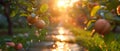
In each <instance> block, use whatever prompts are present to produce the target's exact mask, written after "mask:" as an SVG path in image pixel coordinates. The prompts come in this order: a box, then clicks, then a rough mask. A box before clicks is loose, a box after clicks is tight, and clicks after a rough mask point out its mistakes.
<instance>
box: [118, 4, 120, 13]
mask: <svg viewBox="0 0 120 51" xmlns="http://www.w3.org/2000/svg"><path fill="white" fill-rule="evenodd" d="M117 14H118V15H120V5H118V7H117Z"/></svg>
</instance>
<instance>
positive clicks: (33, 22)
mask: <svg viewBox="0 0 120 51" xmlns="http://www.w3.org/2000/svg"><path fill="white" fill-rule="evenodd" d="M27 21H28V23H30V24H31V25H34V26H35V27H36V28H38V29H42V28H44V27H45V22H44V20H40V19H39V18H38V17H32V16H28V17H27Z"/></svg>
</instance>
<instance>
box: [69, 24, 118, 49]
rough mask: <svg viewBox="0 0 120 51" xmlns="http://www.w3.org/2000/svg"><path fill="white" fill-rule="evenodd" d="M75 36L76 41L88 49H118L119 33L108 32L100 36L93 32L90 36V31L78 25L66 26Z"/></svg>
mask: <svg viewBox="0 0 120 51" xmlns="http://www.w3.org/2000/svg"><path fill="white" fill-rule="evenodd" d="M67 27H68V28H69V29H71V31H72V32H73V33H74V34H75V36H76V43H78V44H79V45H81V46H83V47H85V48H87V49H88V51H119V49H120V34H115V33H113V32H110V33H109V34H106V35H105V36H104V37H102V36H101V35H100V34H98V33H95V35H94V37H91V35H90V31H85V30H83V29H81V28H79V26H73V25H71V26H70V25H69V26H67Z"/></svg>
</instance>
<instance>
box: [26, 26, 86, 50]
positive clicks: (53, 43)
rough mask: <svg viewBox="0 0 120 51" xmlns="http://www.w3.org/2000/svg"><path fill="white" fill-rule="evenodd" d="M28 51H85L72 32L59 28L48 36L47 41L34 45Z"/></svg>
mask: <svg viewBox="0 0 120 51" xmlns="http://www.w3.org/2000/svg"><path fill="white" fill-rule="evenodd" d="M28 51H85V49H84V48H83V47H82V46H79V45H78V44H76V43H75V36H74V35H73V33H72V32H70V31H69V30H67V29H64V28H63V27H58V28H56V29H54V30H52V31H50V32H49V33H48V34H47V35H46V41H44V42H42V41H41V42H36V43H33V44H32V46H31V47H30V48H29V50H28Z"/></svg>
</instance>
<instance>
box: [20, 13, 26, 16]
mask: <svg viewBox="0 0 120 51" xmlns="http://www.w3.org/2000/svg"><path fill="white" fill-rule="evenodd" d="M20 16H28V14H25V13H22V14H20Z"/></svg>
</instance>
